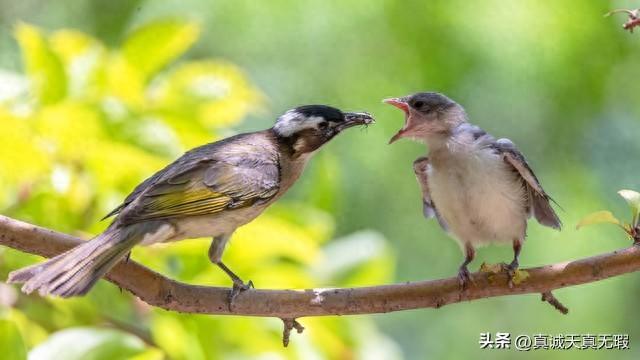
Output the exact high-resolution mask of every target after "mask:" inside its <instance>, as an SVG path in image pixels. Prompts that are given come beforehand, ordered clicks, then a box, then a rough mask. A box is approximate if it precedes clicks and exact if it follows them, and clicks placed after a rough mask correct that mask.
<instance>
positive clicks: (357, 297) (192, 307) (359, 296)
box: [0, 216, 640, 330]
mask: <svg viewBox="0 0 640 360" xmlns="http://www.w3.org/2000/svg"><path fill="white" fill-rule="evenodd" d="M80 241H81V240H79V239H77V238H75V237H72V236H69V235H65V234H61V233H58V232H55V231H52V230H48V229H45V228H41V227H38V226H35V225H31V224H28V223H24V222H21V221H18V220H14V219H11V218H8V217H4V216H0V244H2V245H6V246H8V247H11V248H14V249H18V250H21V251H24V252H28V253H31V254H38V255H41V256H45V257H52V256H54V255H57V254H59V253H61V252H63V251H65V250H68V249H70V248H72V247H73V246H75V245H77V244H78V243H80ZM638 270H640V247H638V246H632V247H630V248H626V249H621V250H617V251H614V252H612V253H608V254H603V255H598V256H594V257H590V258H585V259H580V260H575V261H570V262H563V263H557V264H553V265H546V266H541V267H536V268H530V269H526V271H527V272H528V273H529V276H528V277H527V278H526V279H525V280H524V281H523V282H521V283H519V284H518V285H516V286H514V287H513V288H509V286H508V285H507V275H506V274H504V273H499V274H487V273H482V272H479V273H474V274H472V280H473V283H474V285H471V286H470V287H469V288H468V289H467V290H466V291H464V292H461V291H460V289H459V284H458V278H457V277H452V278H447V279H440V280H429V281H418V282H411V283H403V284H394V285H381V286H372V287H360V288H347V289H307V290H263V289H259V290H256V289H251V290H248V291H245V292H243V293H242V294H241V295H240V296H238V298H237V299H236V300H235V302H234V306H233V311H230V310H229V307H228V306H227V298H228V294H229V289H228V288H222V287H205V286H197V285H187V284H184V283H180V282H177V281H174V280H171V279H168V278H166V277H164V276H162V275H160V274H158V273H156V272H154V271H152V270H150V269H148V268H146V267H144V266H142V265H140V264H138V263H136V262H134V261H129V262H126V263H125V262H121V263H120V264H118V265H117V266H116V267H115V268H114V269H112V270H111V272H109V274H108V275H107V278H108V280H109V281H111V282H112V283H114V284H116V285H118V286H120V287H121V288H123V289H126V290H129V291H130V292H131V293H133V294H134V295H136V296H137V297H139V298H140V299H141V300H143V301H145V302H146V303H148V304H150V305H153V306H157V307H161V308H163V309H166V310H174V311H179V312H185V313H202V314H220V315H245V316H269V317H278V318H281V319H283V320H284V321H285V324H286V323H287V321H288V322H289V323H288V325H290V326H287V327H288V329H289V330H291V327H293V326H294V325H295V323H294V319H296V318H299V317H304V316H325V315H354V314H372V313H386V312H391V311H399V310H408V309H418V308H439V307H441V306H443V305H448V304H454V303H458V302H462V301H470V300H476V299H482V298H490V297H496V296H504V295H517V294H528V293H539V294H547V295H546V296H545V301H548V302H550V303H552V304H554V302H555V304H556V305H557V304H560V302H559V301H557V300H556V299H555V297H552V296H551V297H550V296H549V295H550V294H551V291H552V290H555V289H558V288H563V287H568V286H573V285H579V284H585V283H590V282H594V281H598V280H602V279H606V278H609V277H613V276H617V275H622V274H625V273H630V272H634V271H638ZM556 305H554V306H556ZM560 305H561V304H560Z"/></svg>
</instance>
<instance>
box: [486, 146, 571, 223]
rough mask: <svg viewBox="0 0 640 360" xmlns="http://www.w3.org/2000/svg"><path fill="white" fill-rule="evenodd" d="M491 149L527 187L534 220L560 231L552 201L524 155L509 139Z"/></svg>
mask: <svg viewBox="0 0 640 360" xmlns="http://www.w3.org/2000/svg"><path fill="white" fill-rule="evenodd" d="M492 148H493V149H494V150H495V151H496V152H497V153H498V154H499V155H501V156H502V158H503V159H504V161H505V162H506V163H507V164H509V165H510V166H512V167H513V169H514V170H515V171H516V172H517V173H518V174H519V175H520V177H521V178H522V181H523V182H524V184H525V185H526V187H527V193H528V197H529V207H530V209H531V211H532V212H533V216H535V218H536V220H538V222H539V223H540V224H542V225H545V226H549V227H552V228H554V229H558V230H560V228H561V227H562V222H561V221H560V219H559V218H558V215H557V214H556V212H555V211H554V210H553V208H552V207H551V201H553V199H551V197H550V196H549V195H547V193H546V192H545V191H544V189H543V188H542V185H540V182H539V181H538V178H537V177H536V175H535V174H534V173H533V170H531V167H530V166H529V164H527V161H526V160H525V158H524V155H522V153H521V152H520V151H519V150H518V149H517V148H516V146H515V144H514V143H513V142H511V140H509V139H498V140H497V141H495V143H493V144H492Z"/></svg>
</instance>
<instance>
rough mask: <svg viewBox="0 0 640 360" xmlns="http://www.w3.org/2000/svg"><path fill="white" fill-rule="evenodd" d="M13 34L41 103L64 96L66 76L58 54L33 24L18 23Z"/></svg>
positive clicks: (50, 101) (47, 102)
mask: <svg viewBox="0 0 640 360" xmlns="http://www.w3.org/2000/svg"><path fill="white" fill-rule="evenodd" d="M15 36H16V39H17V40H18V44H19V45H20V49H21V50H22V58H23V62H24V65H25V68H26V72H27V75H28V76H29V80H31V83H32V84H31V86H32V88H33V91H34V93H35V94H36V96H37V97H38V99H39V100H40V102H41V103H43V104H50V103H54V102H57V101H59V100H61V99H62V98H64V96H65V95H66V93H67V78H66V74H65V71H64V67H63V66H62V62H61V61H60V59H59V58H58V56H57V55H56V54H55V53H54V52H53V51H51V48H50V47H49V44H48V43H47V41H46V39H45V38H44V36H43V35H42V33H41V32H40V29H38V28H37V27H35V26H32V25H29V24H25V23H19V24H18V25H17V27H16V30H15Z"/></svg>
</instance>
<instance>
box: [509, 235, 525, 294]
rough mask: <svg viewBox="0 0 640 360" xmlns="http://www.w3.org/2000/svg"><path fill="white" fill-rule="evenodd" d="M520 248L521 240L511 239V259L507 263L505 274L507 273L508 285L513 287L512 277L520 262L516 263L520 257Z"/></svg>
mask: <svg viewBox="0 0 640 360" xmlns="http://www.w3.org/2000/svg"><path fill="white" fill-rule="evenodd" d="M520 250H522V240H520V239H514V240H513V261H511V263H510V264H509V265H507V274H508V275H509V287H510V288H512V287H513V278H514V277H515V275H516V270H518V267H519V266H520V264H519V263H518V257H520Z"/></svg>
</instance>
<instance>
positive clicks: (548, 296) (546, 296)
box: [541, 291, 569, 315]
mask: <svg viewBox="0 0 640 360" xmlns="http://www.w3.org/2000/svg"><path fill="white" fill-rule="evenodd" d="M541 300H542V301H546V302H548V303H549V304H551V306H553V307H554V308H556V309H558V311H560V312H561V313H563V314H565V315H567V314H568V313H569V309H568V308H567V307H566V306H564V305H562V303H561V302H560V300H558V299H556V297H555V296H553V294H552V293H551V291H545V292H543V293H542V299H541Z"/></svg>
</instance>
